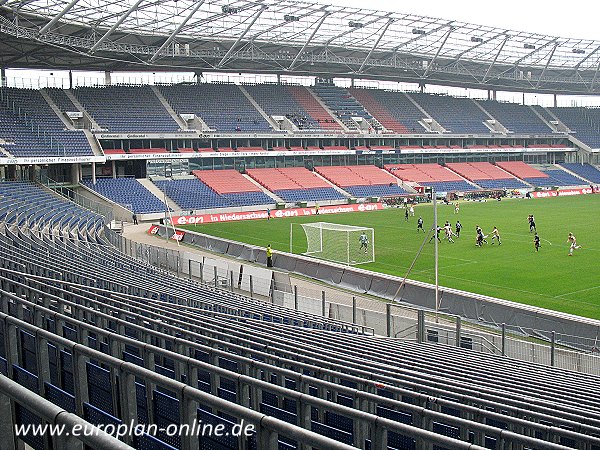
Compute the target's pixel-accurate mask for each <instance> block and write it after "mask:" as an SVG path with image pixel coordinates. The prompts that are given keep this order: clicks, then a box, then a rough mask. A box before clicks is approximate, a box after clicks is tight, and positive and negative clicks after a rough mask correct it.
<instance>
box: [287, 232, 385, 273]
mask: <svg viewBox="0 0 600 450" xmlns="http://www.w3.org/2000/svg"><path fill="white" fill-rule="evenodd" d="M295 226H296V227H297V226H299V227H301V228H302V231H303V233H304V236H305V237H306V239H307V246H308V247H309V248H310V246H311V242H310V238H309V236H308V234H307V228H305V227H308V228H314V229H318V246H317V247H316V248H315V247H314V245H315V241H312V245H313V249H312V251H310V252H309V251H308V250H309V248H307V249H306V251H304V252H299V253H298V254H301V255H304V256H309V257H312V258H316V259H321V260H324V261H331V262H334V263H338V264H344V265H347V266H356V265H360V264H368V263H371V262H375V229H374V228H371V227H358V226H353V225H344V224H337V223H331V222H308V223H299V222H294V223H290V253H291V254H294V227H295ZM323 230H327V231H330V232H334V231H336V232H339V233H340V234H342V233H343V234H345V236H344V238H342V239H344V241H345V247H346V248H345V252H343V253H344V257H338V258H335V257H326V256H323V255H321V254H322V253H323V252H324V251H326V250H327V248H324V239H323ZM362 231H364V232H366V233H367V235H368V237H369V240H368V245H369V246H368V249H369V252H368V253H367V254H368V255H369V257H368V258H367V259H366V260H358V258H356V259H353V257H356V255H352V253H353V252H352V251H351V249H352V245H353V241H352V240H351V237H352V236H351V235H352V234H356V233H357V232H362ZM354 252H355V253H356V252H357V251H356V250H355V251H354ZM340 254H341V252H340Z"/></svg>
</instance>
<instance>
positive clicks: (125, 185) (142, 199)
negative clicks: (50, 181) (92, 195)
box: [82, 178, 166, 214]
mask: <svg viewBox="0 0 600 450" xmlns="http://www.w3.org/2000/svg"><path fill="white" fill-rule="evenodd" d="M82 184H83V185H84V186H86V187H88V188H89V189H92V190H93V191H95V192H97V193H98V194H100V195H102V196H103V197H106V198H108V199H109V200H111V201H113V202H115V203H118V204H120V205H122V206H123V207H125V208H127V209H128V210H130V211H132V212H134V213H136V214H145V213H156V212H164V211H165V209H166V205H165V204H164V203H163V201H162V200H161V199H159V198H158V197H156V196H155V195H154V194H152V192H150V191H149V190H148V189H146V188H145V187H144V186H143V185H142V184H141V183H140V182H139V181H138V180H136V179H135V178H98V179H97V180H96V184H94V183H92V180H84V181H83V182H82Z"/></svg>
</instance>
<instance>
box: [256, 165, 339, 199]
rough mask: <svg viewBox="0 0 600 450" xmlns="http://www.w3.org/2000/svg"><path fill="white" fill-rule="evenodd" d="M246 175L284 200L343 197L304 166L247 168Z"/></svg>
mask: <svg viewBox="0 0 600 450" xmlns="http://www.w3.org/2000/svg"><path fill="white" fill-rule="evenodd" d="M247 172H248V175H250V176H251V177H252V178H253V179H255V180H256V181H257V182H259V183H260V184H261V185H263V186H264V187H266V188H267V189H268V190H270V191H271V192H273V193H275V195H277V196H278V197H280V198H282V199H283V200H285V201H286V202H298V201H319V200H321V201H323V200H342V199H344V198H345V197H344V196H343V195H342V194H341V193H340V192H338V191H336V190H335V189H334V188H333V187H331V186H330V185H329V184H328V183H327V182H326V181H325V180H323V179H322V178H319V177H318V176H317V175H316V174H315V173H314V172H311V171H309V170H308V169H305V168H304V167H287V168H279V169H248V170H247Z"/></svg>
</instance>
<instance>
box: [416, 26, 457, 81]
mask: <svg viewBox="0 0 600 450" xmlns="http://www.w3.org/2000/svg"><path fill="white" fill-rule="evenodd" d="M454 30H455V28H454V27H450V28H449V29H448V31H447V32H446V35H445V36H444V40H443V41H442V44H441V45H440V46H439V47H438V49H437V51H436V52H435V55H434V56H433V58H431V61H429V64H427V69H425V73H423V78H425V77H426V76H427V74H428V73H429V70H430V69H431V66H433V63H434V62H435V60H436V59H437V57H438V56H439V55H440V52H441V51H442V48H444V45H446V41H447V40H448V38H449V37H450V34H451V33H452V32H453V31H454Z"/></svg>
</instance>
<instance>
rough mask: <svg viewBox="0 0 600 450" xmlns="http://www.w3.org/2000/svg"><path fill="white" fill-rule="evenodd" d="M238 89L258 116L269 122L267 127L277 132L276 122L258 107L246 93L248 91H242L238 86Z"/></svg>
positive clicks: (277, 125)
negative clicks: (269, 126)
mask: <svg viewBox="0 0 600 450" xmlns="http://www.w3.org/2000/svg"><path fill="white" fill-rule="evenodd" d="M238 87H239V88H240V91H242V94H244V95H245V96H246V98H247V99H248V101H249V102H250V103H252V106H254V108H255V109H256V110H257V111H258V112H259V113H260V115H261V116H263V117H264V118H265V120H266V121H267V122H269V125H271V127H273V129H274V130H279V124H278V123H277V122H275V120H273V118H272V117H271V116H269V115H268V114H267V113H266V112H265V111H264V110H263V109H262V108H261V107H260V105H259V104H258V103H256V100H254V99H253V98H252V96H251V95H250V94H249V93H248V91H247V90H246V89H244V88H243V87H242V86H238Z"/></svg>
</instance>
